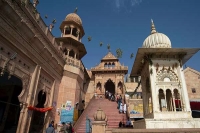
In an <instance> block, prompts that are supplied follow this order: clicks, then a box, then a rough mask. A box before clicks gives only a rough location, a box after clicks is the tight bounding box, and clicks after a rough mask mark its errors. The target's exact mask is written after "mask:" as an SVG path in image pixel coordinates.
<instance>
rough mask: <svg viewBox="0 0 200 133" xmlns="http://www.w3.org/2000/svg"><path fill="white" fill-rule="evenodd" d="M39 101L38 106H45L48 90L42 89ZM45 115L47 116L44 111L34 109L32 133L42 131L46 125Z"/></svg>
mask: <svg viewBox="0 0 200 133" xmlns="http://www.w3.org/2000/svg"><path fill="white" fill-rule="evenodd" d="M37 101H38V104H37V105H36V107H37V108H44V104H45V102H46V92H45V91H44V90H41V91H40V92H39V93H38V97H37ZM44 117H45V113H44V112H39V111H33V115H32V122H31V128H30V133H35V132H37V133H40V132H41V133H42V130H43V126H44Z"/></svg>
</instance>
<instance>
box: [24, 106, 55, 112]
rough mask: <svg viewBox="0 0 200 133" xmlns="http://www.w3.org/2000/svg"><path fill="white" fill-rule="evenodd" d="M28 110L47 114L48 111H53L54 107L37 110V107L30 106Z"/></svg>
mask: <svg viewBox="0 0 200 133" xmlns="http://www.w3.org/2000/svg"><path fill="white" fill-rule="evenodd" d="M28 109H29V110H35V111H39V112H47V111H49V110H52V109H53V107H46V108H36V107H33V106H28Z"/></svg>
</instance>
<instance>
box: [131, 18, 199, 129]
mask: <svg viewBox="0 0 200 133" xmlns="http://www.w3.org/2000/svg"><path fill="white" fill-rule="evenodd" d="M151 29H152V30H151V35H149V36H148V37H147V39H145V41H144V43H143V47H142V48H139V49H138V52H137V56H136V60H135V62H134V65H133V70H132V74H140V75H141V85H142V97H143V105H144V106H143V110H144V111H143V112H144V118H145V119H143V120H140V121H136V122H134V128H138V129H139V128H147V129H148V128H200V119H194V118H192V116H191V108H190V103H189V98H188V92H187V87H186V82H185V77H184V73H183V67H182V65H183V64H184V63H185V62H186V61H187V60H188V59H189V58H190V57H192V55H193V54H194V53H196V52H198V51H199V49H184V48H181V49H177V48H171V41H170V40H169V38H168V37H167V36H166V35H164V34H162V33H157V32H156V29H155V26H154V23H153V21H152V25H151ZM160 34H162V36H161V35H160ZM155 36H156V37H155ZM163 36H164V39H163Z"/></svg>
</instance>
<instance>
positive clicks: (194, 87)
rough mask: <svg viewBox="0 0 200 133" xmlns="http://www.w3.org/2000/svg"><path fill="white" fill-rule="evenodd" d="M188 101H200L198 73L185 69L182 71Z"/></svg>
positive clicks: (199, 78)
mask: <svg viewBox="0 0 200 133" xmlns="http://www.w3.org/2000/svg"><path fill="white" fill-rule="evenodd" d="M184 74H185V81H186V85H187V89H188V95H189V99H190V100H192V99H199V100H200V72H198V71H196V70H194V69H192V68H190V67H187V68H186V69H185V70H184Z"/></svg>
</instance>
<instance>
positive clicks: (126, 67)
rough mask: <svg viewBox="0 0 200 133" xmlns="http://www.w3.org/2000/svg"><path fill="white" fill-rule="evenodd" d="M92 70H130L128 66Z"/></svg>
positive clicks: (93, 68) (94, 68)
mask: <svg viewBox="0 0 200 133" xmlns="http://www.w3.org/2000/svg"><path fill="white" fill-rule="evenodd" d="M91 70H93V71H95V70H128V66H115V67H92V68H91Z"/></svg>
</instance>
